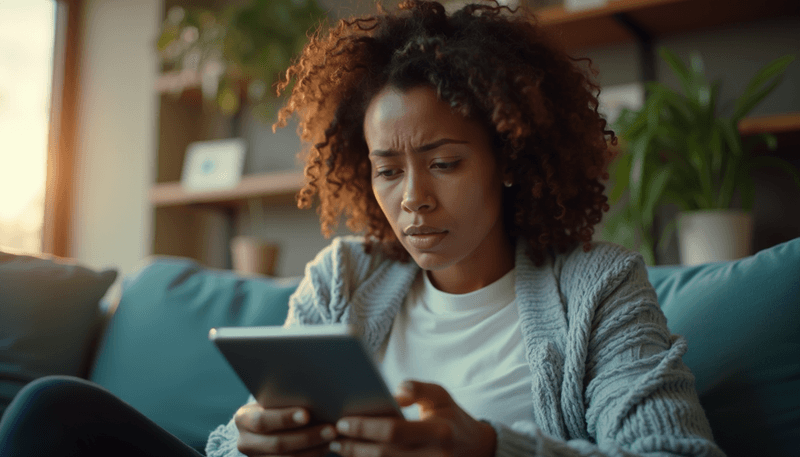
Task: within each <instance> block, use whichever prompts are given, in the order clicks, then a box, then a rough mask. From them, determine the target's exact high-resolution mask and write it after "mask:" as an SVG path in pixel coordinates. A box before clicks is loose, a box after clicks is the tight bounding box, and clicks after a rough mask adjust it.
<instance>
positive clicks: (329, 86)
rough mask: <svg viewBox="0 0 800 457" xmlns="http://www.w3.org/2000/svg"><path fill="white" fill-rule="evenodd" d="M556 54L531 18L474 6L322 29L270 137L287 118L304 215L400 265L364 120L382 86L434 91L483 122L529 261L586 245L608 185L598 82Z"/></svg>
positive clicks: (409, 9) (294, 75)
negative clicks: (302, 145) (375, 185)
mask: <svg viewBox="0 0 800 457" xmlns="http://www.w3.org/2000/svg"><path fill="white" fill-rule="evenodd" d="M580 61H585V62H588V68H589V70H590V72H591V76H596V74H597V72H596V71H595V70H593V69H592V68H591V60H590V59H588V58H582V59H575V58H572V57H570V56H569V55H568V54H567V53H566V52H565V51H564V50H563V49H562V48H560V47H559V46H558V45H556V44H554V43H553V41H552V40H551V39H550V37H549V36H548V35H547V34H545V33H544V32H543V30H542V29H541V28H540V27H539V26H538V25H537V20H536V17H535V15H534V14H533V13H531V12H530V11H529V10H527V9H525V8H523V7H520V8H517V9H514V10H511V9H509V8H507V7H504V6H500V5H498V4H497V3H496V2H495V4H494V5H488V4H483V5H481V4H471V5H466V6H464V7H463V8H461V9H460V10H458V11H456V12H454V13H453V14H451V15H448V14H447V13H446V11H445V8H444V7H443V6H442V5H441V4H440V3H438V2H433V1H416V0H409V1H404V2H403V3H401V4H400V5H399V7H398V9H397V10H396V11H394V12H387V11H385V10H384V9H383V8H382V7H381V6H380V5H378V11H377V13H376V14H374V15H368V16H363V17H357V18H352V19H350V20H341V21H339V22H338V23H337V24H336V26H335V27H332V28H331V29H330V31H327V32H323V29H322V28H320V29H319V30H317V32H316V33H315V34H314V35H313V36H311V37H310V40H309V43H308V44H307V45H306V47H305V48H304V50H303V52H302V54H301V55H300V56H299V57H298V58H297V59H296V60H295V62H294V64H293V65H292V66H291V67H290V68H289V69H288V70H287V72H286V75H285V78H284V79H283V80H282V81H281V82H280V83H279V84H278V93H279V94H280V93H281V92H282V91H283V90H285V89H286V88H287V87H289V86H290V85H292V87H291V93H290V96H289V97H288V101H287V103H286V105H285V106H284V107H283V108H282V109H281V110H280V111H279V113H278V121H277V122H276V123H275V125H273V130H274V129H275V128H277V127H283V126H285V125H286V123H287V119H288V118H290V117H291V116H292V115H293V114H296V115H297V116H298V117H299V125H298V134H299V135H300V137H301V139H302V140H304V141H305V142H306V143H307V144H309V145H310V146H309V147H308V149H307V150H306V151H304V152H303V153H302V154H301V157H303V161H304V163H305V170H304V174H305V180H306V183H305V185H304V187H303V188H302V189H301V190H300V192H299V193H298V194H297V202H298V207H300V208H309V207H311V206H312V200H313V197H314V195H315V194H316V195H318V197H319V200H320V206H319V208H318V213H319V216H320V222H321V226H322V233H323V234H324V235H325V237H326V238H330V236H331V235H332V233H333V231H334V229H335V228H336V227H337V226H338V222H339V219H340V217H341V216H342V214H344V215H345V216H346V218H347V227H348V228H349V229H350V230H352V231H353V232H365V235H366V236H365V244H364V247H365V250H366V252H368V253H370V252H373V249H376V248H377V249H380V250H382V251H383V252H384V253H386V254H387V255H389V256H390V257H391V258H394V259H396V260H400V261H403V262H407V261H408V260H409V257H410V256H409V254H408V252H407V251H406V250H405V248H403V247H402V245H401V244H400V242H399V241H398V240H397V238H396V236H395V234H394V233H393V231H392V229H391V227H390V225H389V222H388V220H387V219H386V217H385V216H384V214H383V212H382V210H381V208H380V207H379V206H378V202H377V200H376V199H375V196H374V194H373V192H372V187H371V175H370V171H371V166H370V162H369V158H368V154H369V151H368V148H367V145H366V142H365V139H364V132H363V122H364V116H365V111H366V108H367V106H368V104H369V102H370V101H371V99H372V98H373V97H374V96H375V95H376V94H377V93H378V92H379V91H380V90H381V89H382V88H383V87H385V86H387V85H389V86H393V87H395V88H397V89H399V90H401V91H403V90H407V89H410V88H413V87H416V86H420V85H428V86H429V87H432V88H433V89H434V90H435V91H436V94H437V97H438V98H439V99H440V100H442V101H445V102H446V103H448V104H449V105H450V107H451V108H452V109H453V110H454V112H457V113H460V114H461V115H463V116H465V117H468V118H472V119H477V120H479V121H480V122H482V123H483V125H484V126H485V127H486V128H487V131H488V132H489V133H490V135H491V138H492V149H493V153H494V154H495V160H497V163H498V164H499V166H500V167H501V169H502V170H504V171H505V173H510V174H511V176H513V182H514V186H513V187H510V188H505V189H504V193H503V205H502V206H503V220H504V223H505V229H506V232H507V235H508V236H509V237H522V238H523V239H525V240H527V242H528V246H527V250H526V252H527V255H528V256H529V257H530V258H531V259H532V260H533V262H534V263H535V264H537V265H541V264H542V263H543V262H544V259H545V256H546V253H547V252H552V249H555V250H557V251H559V252H564V251H566V250H567V249H569V248H570V247H573V246H574V245H575V244H576V243H581V242H582V243H583V245H584V250H587V251H588V250H589V249H590V241H591V239H592V235H593V233H594V226H595V225H596V224H597V223H599V222H600V220H601V218H602V213H603V211H608V209H609V206H608V203H607V197H606V196H605V195H604V190H605V186H604V185H603V184H602V183H601V180H607V179H608V172H607V167H608V164H609V162H610V161H611V159H612V158H613V153H612V150H611V149H610V148H609V147H608V144H607V141H606V136H609V137H610V140H611V142H612V144H616V141H617V139H616V136H615V135H614V132H613V131H611V130H606V121H605V120H604V119H603V118H602V116H601V115H600V114H599V113H598V110H597V107H598V99H597V96H596V95H595V93H597V94H599V90H600V88H599V86H598V85H597V84H595V83H594V82H593V81H592V77H591V76H590V75H589V74H587V72H586V71H584V70H582V69H581V68H580V67H579V66H578V65H576V63H577V62H580Z"/></svg>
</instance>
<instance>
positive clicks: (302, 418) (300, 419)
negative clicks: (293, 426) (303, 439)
mask: <svg viewBox="0 0 800 457" xmlns="http://www.w3.org/2000/svg"><path fill="white" fill-rule="evenodd" d="M292 419H294V421H295V422H297V423H298V424H300V425H302V424H305V423H306V422H307V421H308V416H307V415H306V412H305V411H303V410H302V409H301V410H300V411H297V412H295V413H294V415H293V416H292Z"/></svg>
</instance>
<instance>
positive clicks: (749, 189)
mask: <svg viewBox="0 0 800 457" xmlns="http://www.w3.org/2000/svg"><path fill="white" fill-rule="evenodd" d="M659 54H660V56H661V58H662V59H663V60H664V61H665V62H666V63H667V64H668V65H669V67H670V68H671V69H672V71H673V72H674V73H675V74H676V75H677V77H678V80H679V81H680V85H681V88H682V91H683V93H679V92H676V91H673V90H672V89H670V88H668V87H667V86H665V85H664V84H662V83H659V82H648V83H646V85H645V88H646V91H647V94H648V96H647V97H646V100H645V103H644V106H642V108H641V109H639V110H636V111H634V110H630V109H623V110H622V112H621V114H620V116H619V118H618V119H617V121H616V122H615V123H614V125H613V126H612V128H613V129H614V131H615V132H616V133H617V134H618V135H619V136H620V138H621V139H622V143H623V153H622V154H621V155H620V156H619V158H618V159H617V160H616V161H615V163H613V164H612V169H611V175H612V177H613V178H612V179H613V188H612V189H611V192H610V194H609V200H610V202H611V203H612V205H618V207H617V208H616V210H618V212H617V213H616V214H615V215H614V216H612V218H611V219H610V220H609V224H608V225H607V227H606V233H605V235H606V238H607V239H609V240H611V241H615V242H618V243H620V244H623V245H626V246H628V247H631V248H633V249H637V250H639V251H640V252H642V254H643V255H644V256H645V258H646V260H647V262H648V263H650V264H653V263H654V261H655V237H654V236H653V220H654V216H655V213H656V210H657V209H658V207H659V206H660V205H662V204H666V203H674V204H676V205H677V206H678V207H679V208H680V209H681V210H682V211H696V210H709V209H728V208H731V207H732V203H733V200H734V195H735V194H738V196H739V200H740V203H741V207H742V209H743V210H745V211H750V210H751V208H752V206H753V196H754V185H753V179H752V171H753V170H754V169H755V168H757V167H763V166H772V167H778V168H781V169H783V170H784V171H786V172H787V173H789V174H790V175H791V176H792V177H793V178H794V180H795V181H796V182H797V184H798V186H800V174H798V172H797V170H796V169H795V168H794V167H793V166H792V165H791V164H789V163H788V162H786V161H783V160H781V159H779V158H777V157H774V156H772V157H771V156H763V155H762V156H754V155H751V154H750V153H749V152H750V151H751V149H752V148H753V147H754V146H755V145H757V144H758V143H762V142H765V143H766V144H767V147H768V148H769V149H770V150H772V149H774V148H775V147H776V143H777V141H776V138H775V137H774V136H773V135H770V134H760V135H754V136H752V137H748V138H746V139H743V138H742V137H741V135H740V134H739V130H738V124H739V121H740V120H742V119H743V118H744V117H745V116H747V114H749V113H750V112H751V111H752V110H753V108H755V107H756V106H757V105H758V104H759V103H760V102H761V101H762V100H763V99H764V98H765V97H766V96H767V95H769V94H770V93H771V92H772V91H773V90H774V89H775V88H776V87H777V86H778V85H779V84H780V83H781V81H782V79H783V74H784V71H785V69H786V67H787V66H788V65H789V64H790V63H791V62H792V61H793V60H794V56H790V55H787V56H784V57H781V58H779V59H776V60H774V61H772V62H770V63H769V64H767V65H766V66H765V67H763V68H762V69H761V70H759V71H758V72H757V73H756V75H755V76H754V77H753V78H752V79H751V80H750V82H749V83H748V85H747V87H746V88H745V89H744V92H743V93H742V94H741V95H740V96H739V98H738V99H737V100H735V101H734V104H733V110H732V113H733V114H732V115H730V116H721V115H720V114H719V113H720V111H721V110H720V109H719V108H718V101H719V100H718V99H719V90H720V85H721V82H720V81H719V80H715V81H713V82H711V83H709V82H707V80H706V78H705V74H704V68H703V61H702V59H701V57H700V55H699V54H697V53H692V54H691V57H690V66H689V67H687V66H686V65H685V64H684V63H683V62H682V61H681V60H680V59H679V58H678V57H677V56H676V55H675V54H674V53H673V52H671V51H669V50H668V49H666V48H661V49H659ZM728 106H730V105H728ZM728 111H730V110H728ZM626 190H627V191H628V197H629V198H628V201H627V202H621V199H622V197H623V194H624V192H625V191H626ZM674 229H675V221H673V222H671V223H670V224H669V225H668V227H667V228H666V229H665V230H664V232H663V233H662V235H661V242H663V241H664V240H665V239H666V238H667V237H668V236H669V235H670V234H671V233H672V231H674ZM661 242H660V243H659V244H661Z"/></svg>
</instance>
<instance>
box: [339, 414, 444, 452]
mask: <svg viewBox="0 0 800 457" xmlns="http://www.w3.org/2000/svg"><path fill="white" fill-rule="evenodd" d="M336 430H337V431H338V432H339V434H340V435H342V436H346V437H350V438H356V439H360V440H365V441H375V442H379V443H393V444H398V445H401V446H403V447H406V446H419V445H422V444H436V445H445V444H449V443H450V442H451V440H452V435H453V432H452V428H451V426H450V423H449V422H447V421H443V420H428V421H406V420H402V419H394V418H389V417H376V418H371V417H345V418H342V419H341V420H339V422H337V423H336Z"/></svg>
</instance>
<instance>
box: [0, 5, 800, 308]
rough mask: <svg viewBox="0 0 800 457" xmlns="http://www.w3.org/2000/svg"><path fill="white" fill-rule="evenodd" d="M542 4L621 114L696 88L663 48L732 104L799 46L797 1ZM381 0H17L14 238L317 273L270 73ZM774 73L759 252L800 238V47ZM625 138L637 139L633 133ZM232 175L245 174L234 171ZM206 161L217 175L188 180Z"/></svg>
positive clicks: (673, 246) (3, 175) (4, 88)
mask: <svg viewBox="0 0 800 457" xmlns="http://www.w3.org/2000/svg"><path fill="white" fill-rule="evenodd" d="M525 1H526V2H527V4H529V5H531V6H532V7H534V8H536V10H537V12H538V16H539V21H540V24H541V25H542V26H543V27H545V28H547V29H548V30H549V31H550V32H551V33H553V34H554V37H556V39H557V40H560V42H561V43H562V44H563V46H565V47H566V48H567V49H568V50H569V51H570V53H571V54H572V55H573V56H575V57H588V58H590V59H591V60H592V62H593V68H595V69H596V70H597V71H598V74H597V77H596V79H597V82H598V83H599V84H600V85H601V87H602V91H601V94H600V97H601V109H602V110H603V112H604V113H605V114H606V116H607V118H608V119H609V121H613V120H615V119H616V118H617V116H618V115H619V113H620V110H621V109H622V108H623V107H627V108H628V109H629V110H631V111H632V112H636V110H639V112H641V110H642V109H643V108H642V107H643V106H645V105H646V101H647V100H648V97H650V96H651V95H652V94H653V93H654V92H653V91H652V89H648V88H647V83H648V82H659V83H661V84H662V85H663V86H664V87H666V88H669V89H672V90H674V91H676V92H680V90H681V89H682V87H683V85H684V84H683V83H684V81H683V80H682V79H681V77H680V76H678V75H677V74H676V73H675V71H673V70H672V69H671V67H670V65H668V64H667V63H666V62H665V60H664V59H663V57H662V54H660V53H659V51H658V50H659V49H660V48H662V47H664V48H668V49H669V50H671V51H672V52H673V53H674V55H675V56H676V57H677V59H679V60H681V61H682V62H685V63H686V65H687V66H690V63H689V62H690V60H691V56H692V54H693V53H696V54H697V55H699V56H701V57H702V70H703V72H704V75H705V76H706V77H707V78H708V80H709V81H713V80H719V81H721V84H720V85H719V88H718V92H715V94H716V95H717V97H718V98H719V100H720V101H732V100H735V99H737V98H739V97H740V95H742V94H746V93H747V92H748V89H749V88H750V87H749V86H748V84H749V83H750V82H751V78H753V76H754V75H756V74H757V73H758V72H759V70H761V69H764V68H765V67H767V66H768V64H770V63H774V62H775V61H776V59H779V58H781V57H783V56H787V55H795V54H797V52H798V49H800V33H798V32H800V6H799V5H798V2H796V1H794V0H789V1H782V0H763V1H760V2H752V1H742V0H732V1H728V0H726V1H722V0H648V1H634V0H616V1H603V0H583V1H581V0H566V1H565V2H562V1H558V0H542V1H537V0H525ZM382 3H383V5H384V6H386V7H387V8H392V7H394V6H395V5H396V4H397V3H398V2H397V1H394V0H387V1H384V2H382ZM445 3H448V8H456V7H458V6H460V5H461V4H463V3H466V2H462V1H458V2H455V1H451V2H445ZM514 4H515V3H513V1H512V2H511V5H512V6H513V5H514ZM374 9H375V2H374V1H371V0H269V1H266V0H261V1H258V0H254V1H245V0H236V1H233V0H230V1H225V0H203V1H177V0H126V1H120V0H0V250H7V251H12V252H26V253H33V254H38V253H49V254H54V255H57V256H62V257H70V258H74V259H76V260H78V261H79V262H80V263H82V264H85V265H88V266H92V267H95V268H103V267H114V268H117V269H119V270H120V273H121V277H123V276H124V275H127V274H130V273H132V272H134V271H136V269H137V267H138V266H139V265H140V264H141V262H142V260H143V259H144V258H146V257H147V256H150V255H154V254H155V255H173V256H182V257H191V258H194V259H196V260H198V261H200V262H201V263H203V264H205V265H208V266H210V267H214V268H224V269H228V268H237V269H239V270H241V271H249V270H252V272H255V273H260V274H266V275H274V276H295V275H301V274H302V273H303V270H304V267H305V264H306V263H307V262H308V261H310V260H312V259H313V258H314V256H315V255H316V254H317V253H318V252H319V251H320V250H321V249H322V248H323V247H324V246H326V245H327V244H328V243H329V240H326V239H325V238H324V237H323V236H322V235H321V233H320V229H319V222H318V216H317V214H316V212H315V211H314V210H300V209H298V208H297V207H296V205H295V203H294V194H295V193H296V192H297V191H298V190H299V188H300V186H301V182H302V171H301V168H300V167H299V166H298V164H297V161H296V154H297V153H298V152H299V151H300V149H301V144H300V141H299V139H298V138H297V135H296V133H295V127H296V126H295V125H293V124H290V125H289V126H287V127H286V128H283V129H279V130H278V131H277V132H276V133H273V132H272V129H271V124H272V121H273V119H274V114H275V110H276V109H277V107H278V106H280V103H281V100H276V99H275V98H274V97H273V96H272V95H271V94H272V93H273V90H272V89H271V87H272V84H273V83H274V82H275V79H274V78H275V77H276V75H278V74H280V73H281V72H283V71H285V69H286V67H287V66H288V64H289V62H290V59H291V58H292V56H293V55H294V54H295V53H296V52H297V51H298V50H299V49H300V48H301V47H302V45H303V44H304V43H305V40H306V39H307V38H306V36H307V35H306V34H307V32H308V30H310V29H313V28H315V27H316V26H317V25H318V24H320V23H321V22H323V21H325V20H327V21H328V22H329V23H333V22H334V21H336V20H338V19H340V18H344V17H349V16H352V15H360V14H366V13H369V12H372V11H374ZM695 62H697V61H695ZM694 69H695V70H697V69H698V68H697V67H694ZM769 81H774V82H775V84H774V87H772V88H771V89H770V90H769V91H768V93H766V92H765V93H764V96H763V99H761V100H759V102H758V103H757V104H755V106H753V107H752V109H751V110H749V111H748V112H747V113H746V114H747V115H746V117H745V118H744V119H743V120H742V121H741V122H737V123H736V124H735V128H736V129H737V130H738V131H739V133H740V134H741V135H742V137H744V138H745V139H746V138H747V137H755V136H756V135H759V134H764V133H768V134H773V135H774V138H773V140H777V148H773V149H770V150H768V149H767V148H766V147H761V146H756V147H755V148H754V149H753V150H752V152H750V154H753V155H758V156H764V157H771V158H779V159H781V160H782V163H783V164H784V165H783V166H782V168H781V167H772V168H755V167H753V168H748V169H747V174H749V177H750V178H752V181H753V192H752V211H750V213H751V215H752V235H749V238H750V241H751V246H749V248H748V249H749V251H750V252H751V253H752V252H756V251H758V250H760V249H764V248H766V247H770V246H773V245H775V244H778V243H780V242H783V241H786V240H789V239H792V238H796V237H798V236H800V186H798V184H797V183H795V182H794V181H793V179H792V175H791V172H792V170H794V172H795V173H796V172H797V170H798V169H799V168H798V167H800V141H798V137H799V136H800V63H799V62H797V61H791V62H788V63H787V62H784V65H783V67H782V69H781V74H780V78H778V76H775V77H774V78H773V79H770V80H769ZM701 92H702V91H701ZM723 106H727V107H722V108H720V109H719V110H718V111H719V112H718V113H717V114H719V115H720V116H722V115H724V116H728V117H730V116H731V112H732V111H733V110H734V108H733V106H734V104H733V103H729V104H728V105H723ZM648 109H653V108H652V107H650V108H648ZM726 110H727V111H726ZM686 135H687V136H690V135H691V132H687V133H686ZM678 136H681V135H680V134H679V135H678ZM230 138H241V139H243V140H244V142H243V144H244V145H245V149H244V152H243V154H241V153H240V154H239V155H237V153H236V151H232V150H231V149H230V148H226V147H220V146H219V144H220V143H215V142H213V141H215V140H224V139H230ZM198 145H199V146H198ZM618 147H619V148H620V152H621V156H624V155H625V154H626V149H625V148H626V145H625V142H624V141H623V142H622V143H621V145H620V146H618ZM653 147H654V148H656V149H658V148H659V146H658V145H656V146H653ZM187 151H195V152H192V154H197V157H199V159H198V158H197V157H193V160H192V161H190V160H188V159H189V156H190V155H191V154H189V153H187ZM196 151H199V152H196ZM643 151H644V150H643ZM648 151H649V150H648ZM651 152H652V151H651ZM662 155H663V154H662ZM229 159H230V160H229ZM675 160H676V161H677V160H678V159H675ZM195 162H196V163H195ZM635 163H636V161H635V160H633V162H631V163H629V164H628V168H636V167H632V166H631V164H635ZM675 163H677V162H675ZM723 163H724V162H723ZM197 164H199V165H197ZM226 164H227V165H226ZM668 164H669V161H664V167H667V165H668ZM225 167H228V168H225ZM657 171H658V170H657ZM203 173H206V175H204V176H201V175H202V174H203ZM231 175H233V177H234V178H235V182H234V184H233V185H229V186H226V187H220V186H215V184H214V182H215V181H214V179H215V178H219V177H220V176H223V177H225V176H227V177H228V178H230V177H231ZM240 175H241V176H240ZM187 176H194V177H195V178H197V177H198V176H199V177H201V178H203V179H205V181H203V180H202V179H201V181H202V182H205V183H206V184H205V185H207V188H202V186H201V188H199V189H197V188H195V189H193V190H189V189H187V188H186V180H187ZM614 176H615V178H614V179H612V181H610V182H609V185H608V188H609V190H612V189H614V188H615V186H617V187H616V188H618V189H620V191H621V192H619V193H620V195H618V196H616V198H615V204H614V205H613V206H612V216H613V215H614V214H619V213H620V211H623V209H624V211H627V212H626V213H625V214H631V213H630V211H636V210H637V208H639V209H641V208H642V205H639V206H636V205H633V206H631V205H630V204H629V203H630V201H631V200H630V197H629V196H628V193H627V187H628V186H629V185H630V182H628V181H629V178H625V176H634V181H635V179H636V176H639V177H641V176H648V177H649V176H651V175H642V173H639V175H637V174H636V173H635V172H633V173H627V171H626V170H623V172H621V173H619V174H615V175H614ZM653 176H659V175H658V174H657V175H653ZM738 176H739V175H737V177H738ZM619 177H622V178H619ZM615 179H616V180H617V181H615ZM620 179H622V180H623V181H625V182H619V180H620ZM643 179H644V181H645V184H644V186H645V188H646V190H645V191H644V192H645V193H644V200H645V205H644V206H646V207H647V209H646V211H649V212H650V217H649V218H647V219H648V222H649V224H648V225H646V226H644V230H645V231H646V232H647V237H649V238H650V239H652V240H660V241H661V243H660V246H659V247H658V248H657V249H656V248H655V246H650V247H649V248H648V249H650V251H651V252H652V255H651V256H650V257H649V262H650V263H653V264H677V263H681V262H682V259H681V256H680V253H679V246H678V245H679V242H678V233H677V230H674V228H675V221H676V220H677V214H678V212H679V210H681V208H679V207H678V206H677V205H676V204H675V203H674V202H670V201H669V199H665V200H664V201H663V202H662V201H661V200H659V199H657V198H656V193H655V190H654V189H651V187H654V186H650V187H648V184H649V183H650V182H659V181H657V180H655V178H643ZM737 179H738V178H737ZM228 181H229V180H228ZM647 189H650V190H649V192H650V193H649V194H648V193H647V192H648V190H647ZM744 195H745V194H744V193H742V194H741V195H740V194H735V195H734V200H733V204H732V206H734V207H736V206H737V205H738V204H739V203H740V202H742V200H743V196H744ZM744 200H746V198H745V199H744ZM648 202H649V203H648ZM662 203H663V204H662ZM626 204H627V205H628V206H625V205H626ZM648 205H649V206H648ZM745 206H746V205H745ZM631 208H633V209H631ZM615 211H616V213H615ZM637 214H638V213H637ZM640 216H641V214H639V215H638V216H636V215H634V219H636V220H638V221H640V219H641V217H640ZM637 217H638V219H637ZM608 221H612V222H614V226H613V227H609V226H608V225H607V224H608ZM615 221H616V222H615ZM637 227H639V228H641V227H642V226H641V224H640V225H639V226H636V225H635V224H634V225H631V224H628V225H626V224H625V223H624V221H623V223H620V222H619V218H617V219H613V218H609V219H604V222H603V224H602V225H601V227H600V228H599V229H598V231H597V233H596V235H595V238H596V239H609V240H611V241H615V242H621V243H624V244H628V245H629V246H630V247H632V248H634V249H640V248H642V244H641V243H642V240H644V239H645V238H646V237H643V236H642V235H641V234H638V235H637V234H636V233H634V232H631V230H634V231H635V230H636V229H637ZM626 230H627V232H626ZM345 233H348V232H347V231H346V229H345V228H344V227H342V228H341V229H340V230H339V234H345ZM248 255H250V256H253V255H255V258H256V260H258V259H261V260H263V259H264V258H265V257H268V261H266V262H261V263H259V262H257V261H254V260H252V257H251V258H250V260H248ZM111 293H112V294H114V293H117V292H116V289H112V292H111Z"/></svg>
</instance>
